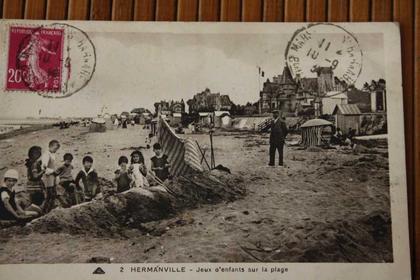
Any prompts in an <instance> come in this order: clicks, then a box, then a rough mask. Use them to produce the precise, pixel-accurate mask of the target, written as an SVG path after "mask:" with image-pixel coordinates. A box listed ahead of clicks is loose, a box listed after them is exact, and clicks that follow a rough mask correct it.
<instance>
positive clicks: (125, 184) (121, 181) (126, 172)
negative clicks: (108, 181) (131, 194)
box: [114, 156, 134, 192]
mask: <svg viewBox="0 0 420 280" xmlns="http://www.w3.org/2000/svg"><path fill="white" fill-rule="evenodd" d="M118 166H119V168H118V169H117V170H115V178H114V182H115V183H116V184H117V192H125V191H127V190H129V189H130V187H131V185H132V184H133V182H134V181H133V175H132V171H131V170H130V169H129V168H128V167H127V166H128V158H127V157H125V156H121V157H120V158H119V159H118Z"/></svg>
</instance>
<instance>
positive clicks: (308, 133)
mask: <svg viewBox="0 0 420 280" xmlns="http://www.w3.org/2000/svg"><path fill="white" fill-rule="evenodd" d="M332 125H333V124H332V123H331V122H329V121H326V120H323V119H312V120H309V121H307V122H305V123H304V124H302V125H301V126H300V129H301V131H302V145H303V146H305V147H311V146H320V145H321V144H322V130H323V129H324V128H325V127H327V126H332Z"/></svg>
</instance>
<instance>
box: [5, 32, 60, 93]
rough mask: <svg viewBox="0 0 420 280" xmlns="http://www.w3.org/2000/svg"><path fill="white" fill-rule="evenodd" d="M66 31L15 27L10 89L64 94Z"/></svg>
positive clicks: (8, 76)
mask: <svg viewBox="0 0 420 280" xmlns="http://www.w3.org/2000/svg"><path fill="white" fill-rule="evenodd" d="M63 38H64V30H63V29H60V28H43V27H24V26H12V27H11V28H10V30H9V52H8V67H7V81H6V89H7V90H19V91H51V92H59V91H61V80H62V63H61V62H62V56H63Z"/></svg>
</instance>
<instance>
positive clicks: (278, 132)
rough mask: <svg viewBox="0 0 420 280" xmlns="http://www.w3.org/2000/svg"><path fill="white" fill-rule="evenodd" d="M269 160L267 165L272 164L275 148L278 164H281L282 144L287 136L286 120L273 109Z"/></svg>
mask: <svg viewBox="0 0 420 280" xmlns="http://www.w3.org/2000/svg"><path fill="white" fill-rule="evenodd" d="M270 128H271V132H270V162H269V164H268V165H269V166H274V162H275V157H276V150H277V151H278V153H279V165H280V166H283V146H284V141H285V139H286V136H287V133H288V131H287V126H286V122H285V120H284V119H282V117H281V116H280V112H279V111H277V110H275V111H273V120H272V121H271V124H270Z"/></svg>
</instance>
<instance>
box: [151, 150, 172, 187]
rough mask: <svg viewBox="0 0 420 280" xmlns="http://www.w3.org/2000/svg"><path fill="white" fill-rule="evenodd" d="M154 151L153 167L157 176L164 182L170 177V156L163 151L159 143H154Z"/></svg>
mask: <svg viewBox="0 0 420 280" xmlns="http://www.w3.org/2000/svg"><path fill="white" fill-rule="evenodd" d="M153 151H154V152H155V156H154V157H152V158H151V161H152V168H151V169H152V171H153V172H155V175H156V177H158V178H159V179H160V180H161V181H162V182H164V181H165V180H167V179H169V167H171V165H170V163H169V161H168V156H167V155H165V154H164V153H163V152H162V147H161V146H160V144H159V143H155V144H154V145H153Z"/></svg>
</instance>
